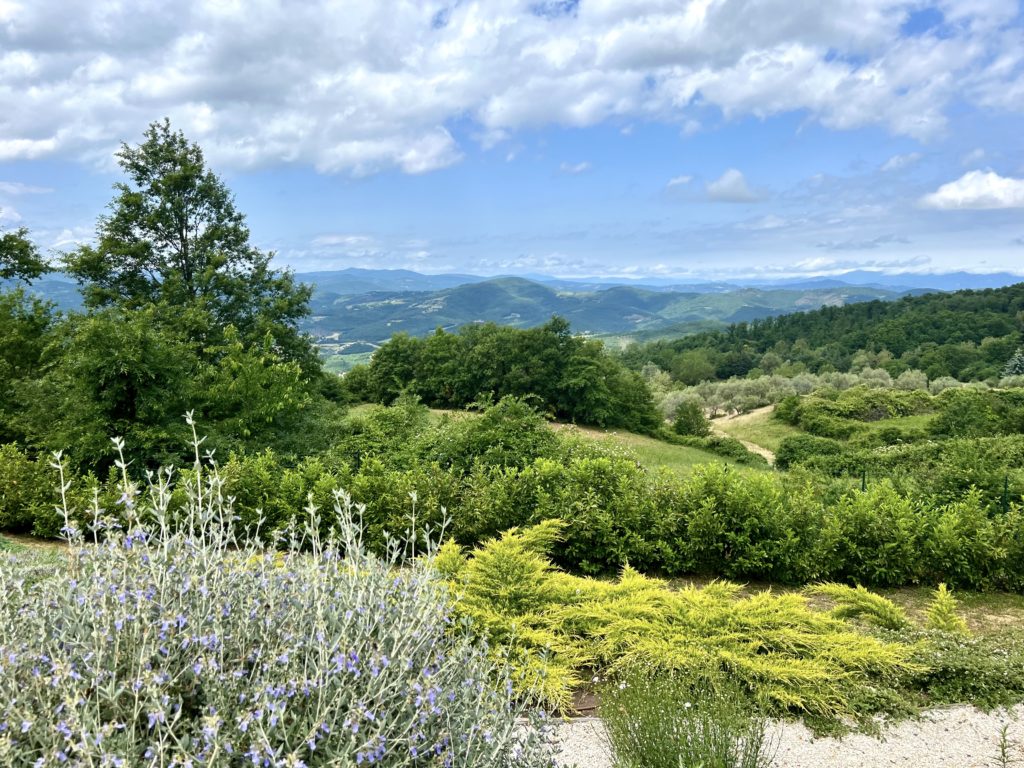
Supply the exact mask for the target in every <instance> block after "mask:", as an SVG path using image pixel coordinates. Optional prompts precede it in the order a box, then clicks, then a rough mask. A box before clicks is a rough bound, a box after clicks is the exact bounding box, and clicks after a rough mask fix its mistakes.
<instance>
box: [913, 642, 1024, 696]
mask: <svg viewBox="0 0 1024 768" xmlns="http://www.w3.org/2000/svg"><path fill="white" fill-rule="evenodd" d="M905 640H906V641H908V642H915V651H914V656H913V661H914V666H913V668H911V669H910V670H909V674H908V675H906V677H905V678H904V679H903V680H902V681H901V685H902V686H904V687H905V688H906V689H907V690H908V691H912V692H915V693H917V694H919V695H921V696H922V697H923V700H924V704H926V705H928V706H941V705H945V704H974V705H975V706H977V707H981V708H982V709H992V708H995V707H1012V706H1014V705H1016V704H1018V703H1020V701H1021V698H1022V697H1024V640H1022V639H1021V638H1020V636H1019V633H1018V632H1010V633H1005V634H1001V635H989V636H985V637H968V636H966V635H962V634H959V633H950V632H920V633H911V634H909V635H906V636H905Z"/></svg>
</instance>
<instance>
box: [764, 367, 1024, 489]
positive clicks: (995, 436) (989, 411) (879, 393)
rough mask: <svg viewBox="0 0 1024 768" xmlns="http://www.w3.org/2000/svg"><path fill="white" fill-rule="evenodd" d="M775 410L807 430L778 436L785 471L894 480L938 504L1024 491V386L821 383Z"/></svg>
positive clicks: (780, 463)
mask: <svg viewBox="0 0 1024 768" xmlns="http://www.w3.org/2000/svg"><path fill="white" fill-rule="evenodd" d="M775 417H776V418H777V419H779V420H782V421H784V422H786V423H789V424H791V425H793V426H796V427H799V428H800V430H802V432H801V433H800V434H796V435H793V436H791V437H787V438H785V439H784V440H783V441H782V443H781V445H780V447H779V450H778V454H777V456H776V464H777V466H779V467H780V468H790V467H796V466H802V467H805V468H808V469H811V470H814V471H817V472H823V473H825V474H829V475H842V474H849V475H860V476H865V475H866V476H869V477H871V478H872V479H877V478H879V477H888V478H890V479H891V480H892V481H893V482H895V483H896V484H897V486H898V487H900V488H902V489H904V490H907V491H911V492H913V493H914V494H915V495H918V496H923V497H927V498H930V499H932V500H933V501H935V502H937V503H950V502H954V501H957V500H960V499H962V498H964V497H965V495H966V494H968V493H969V492H971V491H974V492H976V493H977V494H979V495H980V497H981V498H982V499H983V501H984V502H985V503H986V504H987V505H989V507H990V508H992V509H995V508H1002V509H1005V508H1006V506H1007V504H1008V503H1009V501H1010V500H1011V499H1019V498H1020V497H1021V496H1022V495H1024V389H999V390H996V389H993V390H989V389H982V388H976V387H966V388H952V389H947V390H944V391H943V392H941V393H940V394H938V395H929V394H928V393H927V392H923V391H920V390H918V391H900V390H878V389H876V390H870V389H864V388H854V389H849V390H845V391H836V390H821V391H819V392H817V393H815V394H814V395H810V396H805V397H790V398H787V399H786V400H783V401H782V402H781V403H780V404H779V406H778V407H777V408H776V410H775Z"/></svg>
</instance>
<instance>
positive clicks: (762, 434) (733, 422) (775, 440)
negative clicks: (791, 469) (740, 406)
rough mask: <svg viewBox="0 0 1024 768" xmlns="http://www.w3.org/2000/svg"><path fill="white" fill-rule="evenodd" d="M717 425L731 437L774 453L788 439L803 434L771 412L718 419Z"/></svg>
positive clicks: (764, 411)
mask: <svg viewBox="0 0 1024 768" xmlns="http://www.w3.org/2000/svg"><path fill="white" fill-rule="evenodd" d="M715 424H716V425H717V426H718V428H719V429H721V430H722V432H724V433H725V434H727V435H729V437H735V438H736V439H737V440H743V441H745V442H748V443H753V444H754V445H760V446H761V447H762V448H767V449H768V450H769V451H771V452H772V453H776V452H777V451H778V450H779V445H780V444H781V443H782V441H783V440H785V439H786V438H787V437H792V436H793V435H799V434H802V432H803V431H802V430H800V429H798V428H797V427H794V426H792V425H790V424H786V423H785V422H783V421H779V420H778V419H776V418H774V417H773V416H772V412H771V411H770V410H761V411H760V412H758V413H751V414H745V415H743V416H738V417H736V418H732V419H717V420H716V421H715Z"/></svg>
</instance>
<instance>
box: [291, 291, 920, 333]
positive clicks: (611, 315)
mask: <svg viewBox="0 0 1024 768" xmlns="http://www.w3.org/2000/svg"><path fill="white" fill-rule="evenodd" d="M698 288H699V287H698ZM906 293H907V291H891V290H886V289H879V288H865V287H858V286H842V287H823V288H813V289H806V288H799V287H798V288H748V287H740V286H731V289H729V290H723V289H722V288H720V287H717V286H716V287H713V288H712V289H711V290H710V291H704V292H701V291H700V290H699V289H697V290H694V289H691V290H687V291H679V290H673V289H667V288H662V289H658V290H652V289H650V288H643V287H635V286H626V285H612V286H606V287H603V288H601V289H598V290H593V289H590V288H589V286H588V287H585V288H583V289H582V290H581V289H579V288H577V289H575V290H566V289H564V288H563V289H558V288H555V287H552V286H550V285H545V284H542V283H539V282H534V281H532V280H527V279H524V278H520V277H501V278H494V279H491V280H484V281H482V282H474V283H464V284H462V285H458V286H455V287H453V288H445V289H443V290H439V291H372V292H369V293H364V294H358V295H355V296H352V295H342V294H337V293H333V292H330V291H325V290H323V289H319V290H317V292H316V293H315V294H314V297H313V302H312V306H313V313H312V317H310V318H309V319H308V320H307V321H306V327H307V329H308V330H309V331H311V332H312V333H313V334H314V335H315V336H317V337H318V338H321V339H324V340H328V339H332V340H337V341H367V342H380V341H383V340H385V339H387V338H388V337H390V336H391V335H392V334H393V333H395V332H398V331H405V332H407V333H409V334H411V335H422V334H425V333H429V332H431V331H433V330H434V329H435V328H438V327H441V328H445V329H448V330H451V329H453V328H457V327H459V326H461V325H465V324H467V323H473V322H488V321H490V322H495V323H499V324H503V325H511V326H515V327H529V326H533V325H537V324H539V323H542V322H544V321H546V320H547V319H549V318H550V317H551V315H555V314H557V315H561V316H563V317H565V318H566V319H567V320H569V322H570V323H571V324H572V327H573V329H574V330H575V331H577V332H580V333H587V334H592V335H610V334H615V335H618V334H634V333H637V332H646V333H650V332H653V331H657V330H659V329H668V328H672V329H677V328H679V327H680V326H687V327H689V330H699V329H704V328H713V327H719V326H722V325H726V324H729V323H734V322H740V321H744V320H753V319H755V318H758V317H770V316H774V315H779V314H784V313H786V312H793V311H799V310H804V309H815V308H817V307H821V306H841V305H843V304H848V303H851V302H857V301H869V300H871V299H887V298H896V297H898V296H901V295H905V294H906Z"/></svg>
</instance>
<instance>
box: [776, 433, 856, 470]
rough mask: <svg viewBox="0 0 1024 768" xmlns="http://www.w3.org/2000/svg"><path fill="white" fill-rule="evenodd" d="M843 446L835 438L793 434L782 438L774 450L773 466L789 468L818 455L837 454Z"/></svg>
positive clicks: (841, 450)
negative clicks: (777, 448) (777, 447)
mask: <svg viewBox="0 0 1024 768" xmlns="http://www.w3.org/2000/svg"><path fill="white" fill-rule="evenodd" d="M842 453H843V446H842V445H841V444H840V443H839V442H838V441H836V440H831V439H829V438H824V437H815V436H814V435H793V436H791V437H787V438H785V439H783V441H782V442H781V443H780V444H779V450H777V451H776V452H775V466H776V467H778V468H779V469H789V468H790V467H795V466H797V465H799V464H805V463H807V461H808V460H809V459H812V458H815V457H819V456H838V455H840V454H842Z"/></svg>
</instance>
